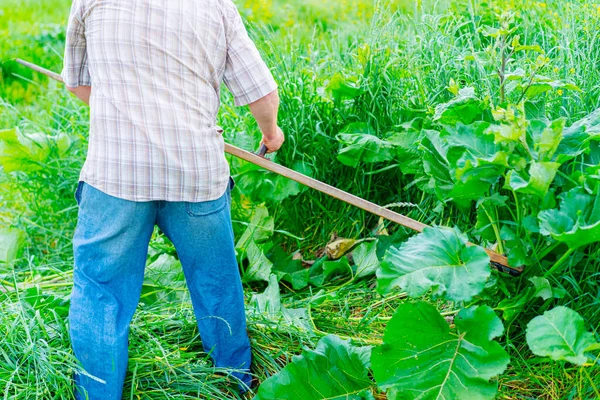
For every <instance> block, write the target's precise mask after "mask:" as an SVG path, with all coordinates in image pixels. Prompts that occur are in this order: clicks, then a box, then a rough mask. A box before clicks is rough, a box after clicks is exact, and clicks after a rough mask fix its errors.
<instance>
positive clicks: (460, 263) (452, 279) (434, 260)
mask: <svg viewBox="0 0 600 400" xmlns="http://www.w3.org/2000/svg"><path fill="white" fill-rule="evenodd" d="M467 242H468V241H467V238H466V237H465V236H464V235H463V234H461V233H460V232H459V231H458V230H456V229H452V228H447V227H433V228H425V230H424V231H423V232H422V233H420V234H418V235H416V236H413V237H412V238H410V239H409V240H408V241H406V242H405V243H403V244H402V245H400V247H399V248H397V247H390V248H389V249H388V251H387V252H386V254H385V256H384V258H383V261H382V263H381V267H380V268H379V270H378V271H377V286H378V290H379V292H380V293H387V292H389V291H390V290H392V289H394V288H396V287H400V288H402V289H403V290H405V291H406V292H407V293H408V295H409V296H411V297H419V296H422V295H424V294H425V293H427V291H428V290H430V289H431V290H432V292H433V296H434V297H435V298H437V297H442V298H444V299H447V300H452V301H469V300H471V299H472V298H473V297H474V296H476V295H477V294H479V293H480V292H481V291H482V290H483V288H484V287H485V282H486V280H487V279H488V277H489V276H490V265H489V263H490V259H489V256H488V255H487V254H486V253H485V251H484V250H483V249H482V248H480V247H474V246H473V247H470V246H467Z"/></svg>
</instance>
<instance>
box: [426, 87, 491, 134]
mask: <svg viewBox="0 0 600 400" xmlns="http://www.w3.org/2000/svg"><path fill="white" fill-rule="evenodd" d="M483 110H484V104H483V102H482V101H481V100H480V99H479V98H477V96H476V95H475V89H474V88H472V87H467V88H463V89H460V90H459V92H458V94H457V96H456V97H455V98H454V99H452V100H450V101H449V102H447V103H444V104H439V105H437V106H436V108H435V114H434V116H433V120H434V121H435V122H438V123H440V124H443V125H454V124H456V123H458V122H462V123H463V124H470V123H471V122H473V121H475V119H476V118H477V117H479V116H480V115H481V113H482V112H483Z"/></svg>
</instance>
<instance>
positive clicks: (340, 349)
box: [254, 335, 373, 400]
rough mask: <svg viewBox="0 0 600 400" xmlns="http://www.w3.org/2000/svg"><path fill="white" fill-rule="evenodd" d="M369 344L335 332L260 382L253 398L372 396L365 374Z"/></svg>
mask: <svg viewBox="0 0 600 400" xmlns="http://www.w3.org/2000/svg"><path fill="white" fill-rule="evenodd" d="M370 354H371V349H370V347H356V346H353V345H352V344H350V341H349V340H342V339H340V338H339V337H337V336H335V335H329V336H325V337H324V338H322V339H321V340H319V343H318V344H317V347H316V348H315V349H314V350H308V349H306V350H304V352H303V353H302V354H301V355H299V356H295V357H294V358H293V360H292V362H291V363H289V364H288V365H287V366H286V367H285V368H283V369H282V370H281V371H280V372H279V373H278V374H277V375H275V376H273V377H271V378H269V379H267V380H266V381H264V382H263V383H262V385H261V386H260V389H259V391H258V394H257V395H256V396H255V397H254V400H269V399H272V400H275V399H277V400H279V399H288V400H320V399H339V400H341V399H350V400H359V399H373V395H372V394H371V392H370V390H369V389H370V387H371V385H372V382H371V380H370V379H369V376H368V369H367V367H368V366H369V357H370Z"/></svg>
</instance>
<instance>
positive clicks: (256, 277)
mask: <svg viewBox="0 0 600 400" xmlns="http://www.w3.org/2000/svg"><path fill="white" fill-rule="evenodd" d="M246 255H247V256H248V267H247V268H246V270H245V271H244V275H243V276H242V281H244V282H252V281H266V282H268V281H269V276H270V275H271V269H272V268H273V263H272V262H271V261H270V260H269V259H268V258H267V256H266V255H265V253H264V252H263V250H262V249H261V248H260V247H259V246H258V245H257V244H256V243H254V241H251V242H250V244H249V245H248V248H247V249H246Z"/></svg>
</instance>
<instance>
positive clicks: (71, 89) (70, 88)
mask: <svg viewBox="0 0 600 400" xmlns="http://www.w3.org/2000/svg"><path fill="white" fill-rule="evenodd" d="M67 90H68V91H69V92H71V93H75V92H76V91H77V87H71V86H67Z"/></svg>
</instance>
